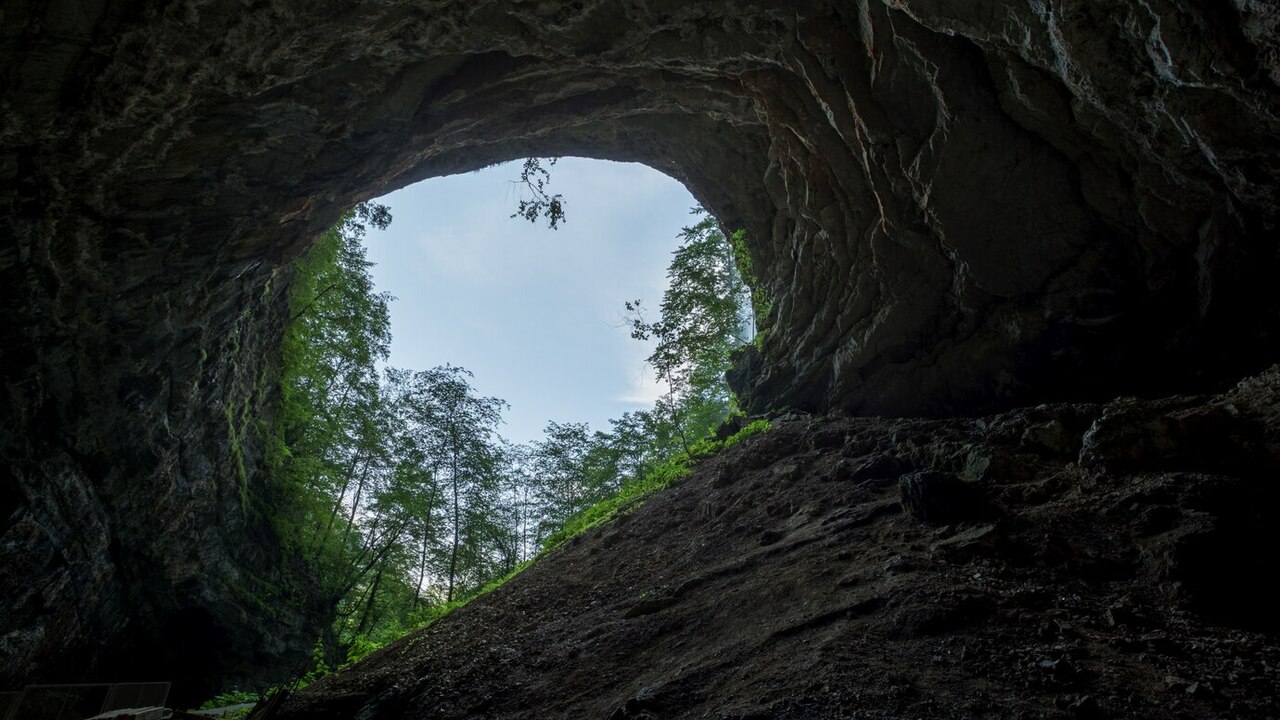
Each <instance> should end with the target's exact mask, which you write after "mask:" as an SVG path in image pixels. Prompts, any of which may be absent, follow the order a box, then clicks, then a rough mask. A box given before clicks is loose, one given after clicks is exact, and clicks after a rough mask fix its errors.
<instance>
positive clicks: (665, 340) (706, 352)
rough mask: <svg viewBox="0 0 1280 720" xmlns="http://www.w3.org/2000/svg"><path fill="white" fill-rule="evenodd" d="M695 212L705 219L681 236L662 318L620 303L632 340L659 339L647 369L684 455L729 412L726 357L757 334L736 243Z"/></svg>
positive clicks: (696, 211)
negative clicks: (662, 387)
mask: <svg viewBox="0 0 1280 720" xmlns="http://www.w3.org/2000/svg"><path fill="white" fill-rule="evenodd" d="M692 214H694V215H697V216H700V217H702V219H701V221H700V222H698V223H697V224H696V225H694V226H692V227H686V228H684V229H683V230H682V231H681V234H680V237H681V239H682V241H683V242H682V243H681V245H680V246H679V247H678V248H677V249H676V250H675V252H674V254H673V257H672V260H671V265H670V266H669V267H668V269H667V280H668V287H667V290H666V292H665V293H664V294H663V296H662V305H661V308H660V311H659V315H660V317H659V319H658V320H655V321H653V322H649V321H647V320H646V319H645V317H644V311H643V307H642V304H641V301H640V300H636V301H634V302H628V303H626V304H625V308H626V311H627V313H628V314H629V323H630V326H631V336H632V337H634V338H636V339H637V340H648V339H651V338H652V339H656V340H657V345H656V347H655V348H654V350H653V353H652V354H650V355H649V358H648V363H649V364H650V365H651V366H652V367H653V368H654V371H655V372H656V373H657V375H658V379H659V380H660V381H661V382H663V383H665V384H666V385H667V393H666V394H665V395H664V397H663V398H661V399H660V400H659V401H658V404H657V406H656V407H655V412H657V413H659V414H661V415H664V416H666V417H668V418H670V420H671V422H672V423H673V427H674V428H675V430H676V432H677V434H678V435H679V437H680V441H681V445H682V446H683V448H684V449H685V450H686V451H688V449H689V447H690V444H691V442H692V441H694V440H697V439H700V438H701V437H703V436H705V435H706V434H707V433H709V432H710V431H711V430H712V429H714V428H715V426H716V425H718V424H719V423H720V422H721V421H722V420H723V419H724V418H725V417H726V416H727V415H728V413H729V412H730V410H731V409H732V402H731V397H730V395H729V390H728V386H727V385H726V384H725V382H724V373H725V371H727V370H728V368H729V357H730V355H731V354H732V353H733V351H734V350H735V349H736V348H738V347H739V346H741V345H743V344H745V343H747V342H749V341H750V340H751V334H752V332H753V328H754V322H753V316H752V311H751V306H752V305H751V302H750V300H751V297H750V291H749V289H748V288H747V286H746V283H744V282H743V279H742V276H741V275H740V273H739V272H738V268H737V265H736V262H735V247H734V243H733V241H731V239H730V238H729V237H726V236H725V234H724V233H723V232H722V231H721V230H720V228H719V225H718V223H717V222H716V220H715V218H713V217H711V216H710V215H707V214H706V211H705V210H703V209H702V208H700V207H699V208H694V209H693V211H692Z"/></svg>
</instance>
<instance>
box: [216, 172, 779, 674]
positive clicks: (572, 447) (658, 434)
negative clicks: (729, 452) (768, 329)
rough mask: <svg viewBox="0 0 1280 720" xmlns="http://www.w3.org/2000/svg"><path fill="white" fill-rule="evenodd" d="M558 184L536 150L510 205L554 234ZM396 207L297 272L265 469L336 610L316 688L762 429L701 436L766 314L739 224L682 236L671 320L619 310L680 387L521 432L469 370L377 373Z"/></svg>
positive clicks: (719, 414)
mask: <svg viewBox="0 0 1280 720" xmlns="http://www.w3.org/2000/svg"><path fill="white" fill-rule="evenodd" d="M550 164H554V160H553V161H551V163H550ZM548 179H549V175H548V174H547V172H546V170H545V169H544V168H543V167H542V166H541V165H540V164H539V163H538V161H537V160H530V161H527V162H526V164H525V170H524V173H523V176H522V180H521V182H523V183H525V184H526V185H527V186H528V188H529V189H530V190H531V191H533V193H534V199H533V200H530V201H527V202H526V201H522V203H521V210H520V213H518V214H522V215H523V216H524V217H526V219H530V220H535V219H536V218H537V217H545V218H546V219H547V220H548V222H549V223H550V224H551V226H552V227H553V228H554V227H556V226H557V223H559V222H561V221H563V206H562V204H561V201H560V199H559V196H558V195H554V196H553V195H549V194H548V192H547V190H546V182H547V181H548ZM695 212H696V213H697V214H699V215H702V216H705V212H703V211H701V209H698V210H695ZM390 220H391V218H390V213H389V211H388V210H387V209H386V208H385V207H383V206H378V205H368V204H366V205H361V206H359V207H357V208H355V209H353V210H352V211H351V212H350V213H348V214H347V215H345V216H344V217H343V218H342V220H341V221H340V222H339V223H338V225H337V226H335V227H334V228H332V229H331V230H329V231H328V232H326V233H325V234H324V235H323V236H322V237H321V238H319V240H318V241H317V243H316V244H315V246H314V247H313V248H312V250H311V251H310V252H309V253H308V254H306V255H305V256H304V257H303V258H301V259H300V260H299V261H298V263H297V264H296V265H295V267H294V277H293V284H292V286H291V290H290V312H289V318H288V324H287V326H286V330H285V340H284V344H283V358H282V360H283V371H282V375H281V388H280V389H281V392H280V396H281V407H280V412H279V415H278V422H277V425H276V429H275V435H274V437H273V438H272V442H271V443H270V447H269V458H268V460H269V463H268V464H269V470H270V473H271V477H272V480H273V483H272V485H273V487H274V488H275V489H276V496H277V500H278V502H277V503H276V505H277V507H276V508H275V509H273V510H272V513H273V520H274V521H275V522H276V524H277V527H278V528H279V529H280V531H281V534H282V536H284V537H285V538H286V540H287V541H288V542H289V543H290V546H291V548H292V550H293V551H294V552H295V554H297V555H298V556H299V557H301V558H303V559H304V560H305V562H306V563H307V564H308V567H309V568H310V574H311V576H312V577H311V580H310V582H311V585H312V586H313V587H314V591H315V593H316V594H317V596H318V597H319V599H320V600H321V602H322V603H323V604H324V606H325V607H327V608H328V609H329V611H330V613H331V617H332V622H331V623H330V624H329V625H328V626H327V628H326V629H325V631H324V633H323V636H322V637H321V638H320V641H319V642H318V643H317V646H316V653H315V659H314V663H313V666H312V668H311V670H310V671H309V672H308V673H307V674H306V675H305V676H304V677H302V678H300V681H301V682H304V683H305V682H309V681H311V680H313V679H314V678H316V677H319V676H320V675H322V674H324V673H326V672H329V669H330V668H335V667H340V666H342V665H344V664H346V663H350V662H354V661H357V660H359V659H361V658H364V657H367V656H368V655H369V654H371V653H373V652H375V651H376V650H377V649H378V648H380V647H383V646H384V645H386V644H387V643H389V642H391V641H393V640H395V639H397V638H399V637H401V636H403V635H404V634H405V633H406V632H408V631H410V630H413V629H416V628H420V627H423V626H425V625H427V624H429V623H431V622H434V621H435V620H436V619H438V618H440V617H443V616H444V615H445V614H447V613H448V612H450V611H451V610H452V609H454V608H456V607H459V606H460V605H462V604H464V603H465V602H467V601H468V600H470V599H471V598H474V597H478V596H479V595H481V594H483V593H485V592H488V591H490V590H492V589H493V588H495V587H498V586H499V585H501V584H502V583H504V582H506V581H507V580H509V579H510V578H512V577H514V576H515V575H516V574H518V573H519V572H520V571H521V570H523V569H524V568H525V567H527V566H528V564H529V563H530V562H532V561H534V560H535V559H536V558H537V557H538V556H540V555H542V554H545V553H546V552H550V551H551V550H553V549H555V548H556V547H558V546H560V545H562V544H563V543H564V542H566V541H568V540H570V539H572V538H574V537H576V536H578V535H580V534H581V533H582V532H585V531H586V530H587V529H589V528H591V527H594V526H595V525H598V524H600V523H602V522H605V521H606V520H608V519H609V518H611V517H613V516H615V515H616V514H618V513H620V512H626V511H628V510H629V509H630V508H633V507H635V505H636V504H637V503H639V502H640V501H641V500H642V499H643V498H644V497H645V496H646V495H648V494H650V493H652V492H654V491H656V490H658V489H661V488H664V487H668V486H670V485H671V484H672V483H674V482H676V481H678V480H679V479H680V478H682V477H684V476H685V475H687V474H688V473H689V472H690V468H691V466H692V464H693V463H694V462H695V461H696V460H697V459H698V458H699V457H702V456H704V455H706V454H709V453H712V452H716V451H718V450H719V449H720V448H722V447H724V446H726V445H727V444H731V443H732V442H736V441H737V440H738V439H740V438H741V437H745V436H746V435H747V434H750V433H751V432H757V431H759V430H761V429H762V428H764V427H766V425H767V424H761V423H759V422H757V423H753V424H751V425H748V426H747V428H745V429H744V430H743V431H742V432H740V433H738V434H737V435H735V436H733V437H732V438H730V439H728V440H726V441H723V442H721V441H716V440H713V439H710V438H709V436H710V434H711V432H712V430H713V429H714V428H715V427H717V426H718V425H719V424H720V423H721V422H722V421H723V420H724V419H725V418H726V417H727V415H728V413H729V412H730V411H731V409H732V407H733V402H732V398H731V397H730V395H729V392H728V390H727V388H726V386H725V384H724V379H723V374H724V370H725V368H726V367H727V362H728V356H729V354H730V353H731V352H732V350H733V349H734V348H735V347H738V346H740V345H741V344H743V343H744V342H747V341H748V340H749V339H750V335H751V332H752V331H753V326H754V323H753V321H752V319H751V311H750V309H749V308H748V307H747V304H748V303H747V300H748V291H747V289H746V286H745V284H744V283H743V280H742V277H741V275H740V274H739V273H738V270H737V267H736V265H735V263H740V262H742V257H741V256H742V252H741V247H740V246H741V234H740V233H738V234H735V235H733V236H731V237H729V238H727V237H726V236H725V235H724V234H723V233H722V232H721V231H720V229H719V227H718V225H717V224H716V223H715V221H714V219H712V218H710V217H709V216H705V217H702V218H701V219H700V221H699V222H698V223H697V224H696V225H694V226H693V227H689V228H685V229H684V230H683V232H682V234H681V238H682V240H683V242H682V244H681V246H680V248H679V249H677V251H676V252H675V254H674V256H673V259H672V264H671V267H670V269H669V271H668V278H669V280H670V283H671V286H670V288H669V289H668V291H667V292H666V293H665V294H664V296H663V302H662V306H661V317H660V318H659V319H658V320H657V321H655V322H652V323H649V322H646V321H645V320H644V318H643V316H642V314H641V309H640V303H639V301H637V302H636V303H628V304H627V307H628V310H629V311H630V312H632V313H633V317H632V322H631V330H632V334H633V336H635V337H637V338H641V339H645V338H653V339H656V340H657V346H656V348H655V349H654V351H653V354H652V355H651V356H650V359H649V361H650V363H651V364H652V365H653V366H654V368H655V370H656V371H657V373H658V375H659V377H660V378H661V379H662V380H663V381H664V382H666V383H667V384H668V387H669V392H668V393H667V394H666V395H665V396H664V397H663V398H662V399H661V400H660V401H659V402H658V403H657V404H656V405H655V407H654V408H653V409H651V410H640V411H635V412H629V413H625V414H623V415H622V417H620V418H618V419H615V420H612V421H611V422H610V428H609V430H608V431H598V430H594V431H593V430H592V429H591V428H590V427H589V426H588V425H587V424H585V423H574V422H549V423H548V424H547V426H546V429H545V431H544V436H543V439H542V440H540V441H537V442H533V443H529V444H527V445H513V444H510V443H507V442H506V441H505V440H503V439H502V437H501V436H500V434H499V432H498V428H499V427H500V425H501V423H502V413H503V411H504V410H505V409H506V403H505V402H503V401H502V400H500V399H498V398H491V397H482V396H480V395H479V394H478V393H477V392H476V391H475V388H474V387H473V386H472V380H473V378H472V375H471V373H469V372H468V371H466V370H465V369H463V368H460V367H455V366H452V365H444V366H440V367H436V368H432V369H430V370H426V371H411V370H404V369H396V368H393V367H385V363H386V361H387V360H388V354H389V348H390V342H391V336H390V315H389V303H390V301H391V299H392V298H391V297H390V296H388V295H387V294H386V293H379V292H377V291H376V289H375V288H374V286H373V282H372V279H371V277H370V274H369V268H370V263H369V261H368V260H367V259H366V257H365V251H364V248H363V246H362V244H361V243H362V241H363V240H364V238H365V236H366V234H367V228H369V227H375V228H385V227H386V226H387V224H388V223H389V222H390ZM380 368H381V370H380ZM230 421H231V420H230V419H229V422H230ZM268 607H269V603H264V604H263V611H264V612H266V611H268V610H267V608H268Z"/></svg>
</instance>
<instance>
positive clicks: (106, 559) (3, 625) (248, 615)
mask: <svg viewBox="0 0 1280 720" xmlns="http://www.w3.org/2000/svg"><path fill="white" fill-rule="evenodd" d="M1278 22H1280V13H1277V11H1276V10H1275V8H1274V5H1271V4H1269V3H1264V2H1260V1H1259V0H1235V1H1234V2H1233V3H1221V2H1219V3H1209V2H1174V1H1173V0H1164V1H1161V0H1145V1H1143V0H1120V1H1118V2H1114V3H1107V4H1105V5H1102V4H1094V3H1062V2H1040V1H1038V0H1037V1H1027V2H1014V1H1012V0H1007V1H1003V2H1001V1H996V0H982V1H974V0H964V1H961V0H950V1H948V0H882V1H879V2H876V1H873V0H861V1H860V2H834V0H800V1H797V2H787V3H765V2H751V1H747V2H727V1H723V0H720V1H707V2H697V3H690V2H685V1H684V0H681V1H679V2H677V1H674V0H572V1H565V2H556V1H548V0H539V1H529V2H509V1H503V2H498V1H497V0H469V1H467V2H462V1H461V0H437V1H435V2H425V3H424V2H407V1H406V2H400V1H396V0H386V1H384V2H377V3H375V2H367V3H358V4H356V3H349V2H339V1H337V0H328V1H325V0H305V1H304V0H252V1H249V2H239V1H237V2H232V1H230V0H204V1H201V0H176V1H173V2H163V3H162V2H140V3H136V2H135V3H126V2H123V1H122V0H94V1H92V2H87V3H83V2H76V3H72V2H68V1H66V0H55V1H54V2H48V3H36V2H30V1H24V0H9V1H8V2H5V3H4V4H3V5H0V58H3V62H0V88H3V92H2V94H0V218H3V219H2V220H0V225H2V227H3V233H0V238H2V239H0V302H2V303H3V307H4V308H5V309H6V311H7V312H6V314H5V319H4V321H3V322H2V323H0V366H2V367H3V369H2V370H0V379H2V380H3V395H2V397H3V398H4V402H3V403H2V404H0V428H2V429H0V453H3V458H4V460H5V462H4V463H3V465H4V468H3V470H0V478H2V483H3V489H4V494H3V496H2V497H3V498H4V499H3V501H2V502H3V505H0V512H2V513H3V517H0V568H3V570H0V572H3V573H4V574H5V576H4V582H3V583H2V584H0V587H2V588H3V590H0V592H3V593H5V595H4V596H3V597H2V598H0V600H2V601H3V602H0V613H2V615H0V667H3V672H0V684H14V683H18V682H23V681H26V680H30V679H49V680H52V679H65V676H66V675H68V674H76V673H81V672H85V673H90V672H93V669H94V668H98V672H100V673H106V672H108V668H114V667H117V666H118V663H114V662H113V661H112V660H111V658H112V657H114V655H113V653H117V654H118V652H123V651H117V648H121V647H132V648H134V650H131V651H129V653H127V655H128V657H155V656H156V655H155V653H156V652H157V648H167V647H173V646H175V645H182V644H183V643H175V642H174V641H173V640H174V637H173V635H172V633H170V632H168V631H167V630H166V628H171V627H184V628H185V627H188V626H199V627H202V628H205V630H204V631H202V634H203V635H207V636H208V637H210V638H214V637H216V638H223V639H224V640H225V643H226V648H225V650H226V652H225V657H226V658H227V659H229V658H233V657H234V658H245V657H250V656H251V655H252V654H253V652H258V651H261V652H262V653H264V655H261V656H259V657H258V659H259V660H262V659H264V658H265V657H266V656H267V655H272V654H273V653H274V655H272V656H273V657H275V656H288V655H289V654H290V652H297V651H300V650H302V649H304V647H305V644H306V643H305V641H303V640H301V638H302V637H303V636H304V635H305V634H306V632H305V627H306V625H307V620H306V617H305V615H306V613H293V612H292V611H289V610H282V611H281V612H282V613H284V615H285V616H284V617H270V616H269V614H268V613H264V612H262V611H261V609H260V608H257V607H255V605H254V602H253V600H252V598H255V597H260V595H261V593H259V592H257V591H253V590H248V591H245V590H244V588H245V587H246V584H247V585H249V586H252V585H253V584H254V581H252V580H246V578H253V577H257V578H260V579H261V580H262V582H264V583H273V582H274V581H273V579H272V578H273V577H274V575H273V571H272V570H271V569H270V568H272V567H273V566H274V564H275V562H276V560H277V556H278V550H276V549H275V544H274V542H270V541H269V540H270V538H271V537H272V534H271V531H270V530H269V528H266V527H265V526H264V525H263V523H262V522H261V521H260V520H256V519H255V515H254V513H253V512H252V505H253V502H254V498H264V497H269V488H267V487H265V485H264V476H263V473H262V468H261V455H262V449H261V437H260V435H261V433H260V432H259V429H258V427H257V423H258V421H259V420H262V421H264V422H268V423H269V413H267V414H264V412H263V411H264V410H266V409H267V408H269V406H270V396H271V390H270V388H271V387H272V385H273V382H272V378H273V369H272V366H273V363H274V362H275V360H274V358H273V352H272V350H273V347H274V343H275V341H276V339H277V338H278V334H279V327H280V323H279V308H280V293H281V288H282V285H283V283H282V278H281V277H280V275H279V268H281V267H282V266H283V264H284V263H286V262H287V261H288V260H289V259H290V258H292V257H294V256H295V255H296V254H297V253H298V252H299V251H300V250H301V249H302V248H303V247H305V245H306V243H307V242H308V241H309V239H310V238H312V237H314V236H315V235H316V234H317V232H318V231H319V230H321V229H322V228H324V227H325V226H327V225H328V224H330V223H332V222H333V221H334V220H335V219H336V218H337V217H338V215H339V214H340V213H341V212H342V210H343V209H344V208H346V207H348V206H350V205H351V204H353V203H354V202H356V201H358V200H361V199H365V198H369V197H374V196H377V195H380V194H383V193H385V192H387V191H389V190H392V189H394V188H397V187H401V186H403V185H406V184H409V183H411V182H414V181H416V180H419V179H422V178H425V177H429V176H435V175H442V174H448V173H454V172H462V171H466V170H470V169H473V168H477V167H481V166H484V165H487V164H490V163H493V162H497V161H501V160H507V159H513V158H520V157H524V156H526V155H582V156H589V157H599V158H608V159H616V160H635V161H640V162H644V163H647V164H649V165H651V166H653V167H655V168H657V169H659V170H662V171H664V172H667V173H668V174H670V175H672V176H673V177H675V178H677V179H680V180H681V181H683V182H685V183H686V184H687V185H688V186H689V188H690V189H691V190H692V191H693V193H694V194H695V195H696V196H697V197H698V198H699V199H700V200H701V201H702V202H703V203H704V204H706V205H707V206H708V207H709V208H710V209H712V210H713V211H714V212H715V213H716V214H717V215H718V216H719V217H720V218H721V219H722V220H723V221H724V222H725V223H726V224H727V225H729V226H731V227H742V228H744V229H746V230H747V233H748V239H749V242H750V243H751V252H752V254H753V259H754V261H755V266H756V268H758V271H759V276H760V281H761V282H762V283H763V284H764V286H765V288H766V289H767V292H768V294H769V295H770V296H771V297H772V299H773V312H772V314H771V316H770V318H769V320H768V325H769V332H768V335H767V339H766V340H765V342H763V344H762V348H761V350H760V351H759V352H758V353H751V354H748V355H747V356H744V357H743V358H742V359H741V363H740V370H739V372H738V373H736V374H735V375H734V382H735V385H736V387H737V388H738V391H739V393H740V394H741V395H742V397H743V398H744V400H745V402H746V403H747V405H748V406H750V407H751V408H754V409H761V408H765V407H779V406H784V405H789V406H794V407H798V408H805V409H814V410H822V409H829V408H839V409H845V410H849V411H853V412H856V413H864V414H876V413H881V414H931V415H938V414H948V413H974V412H979V411H984V410H989V409H993V408H998V407H1004V406H1009V405H1013V404H1017V403H1023V402H1030V401H1037V400H1043V399H1072V398H1081V397H1094V396H1101V395H1104V394H1107V393H1111V392H1114V391H1118V390H1124V391H1126V392H1138V393H1145V392H1154V391H1165V390H1174V389H1179V390H1185V389H1193V388H1196V387H1202V386H1205V387H1207V386H1212V385H1215V384H1220V383H1222V382H1223V381H1224V380H1226V379H1232V378H1235V377H1238V376H1239V375H1240V374H1242V373H1243V372H1245V371H1248V370H1252V369H1256V368H1258V367H1261V366H1262V365H1264V364H1266V362H1267V361H1268V360H1270V359H1272V358H1274V355H1275V350H1276V345H1277V342H1278V341H1277V335H1276V332H1275V330H1274V328H1276V327H1278V326H1277V324H1276V321H1277V309H1278V307H1280V293H1278V292H1277V291H1276V289H1275V288H1276V286H1275V284H1274V283H1273V282H1272V281H1271V279H1272V278H1273V277H1275V273H1276V270H1277V269H1278V268H1277V264H1278V263H1277V251H1276V244H1275V240H1274V239H1275V233H1276V230H1277V222H1278V218H1280V199H1278V193H1277V186H1278V184H1280V183H1278V182H1277V180H1278V176H1280V159H1278V158H1280V139H1278V138H1280V132H1277V131H1278V130H1280V112H1278V110H1280V105H1278V102H1277V82H1280V55H1278V50H1277V44H1276V28H1277V23H1278ZM249 538H262V539H265V540H267V541H264V542H256V541H255V542H246V540H247V539H249ZM237 588H239V590H238V589H237ZM275 607H279V608H284V607H287V603H276V604H275ZM195 617H198V618H200V622H198V623H194V624H193V623H190V622H188V620H190V619H191V618H195ZM217 655H219V653H215V656H217ZM71 658H74V659H75V661H74V662H68V660H69V659H71ZM228 662H230V661H229V660H227V661H224V660H223V659H215V660H211V661H210V666H209V667H210V668H213V667H218V668H224V667H227V666H228ZM208 674H209V673H202V676H207V675H208ZM55 676H57V677H55Z"/></svg>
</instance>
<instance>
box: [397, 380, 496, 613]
mask: <svg viewBox="0 0 1280 720" xmlns="http://www.w3.org/2000/svg"><path fill="white" fill-rule="evenodd" d="M471 377H472V375H471V373H470V372H468V371H467V370H465V369H463V368H460V367H455V366H452V365H444V366H441V367H436V368H433V369H431V370H427V371H425V372H418V373H413V374H412V375H410V376H409V378H408V381H407V386H408V387H407V392H406V396H407V402H408V403H409V406H410V410H409V416H410V418H411V421H412V423H413V424H414V426H415V431H414V432H415V434H416V436H417V437H418V438H419V439H420V440H421V449H422V453H423V459H424V461H425V463H426V465H427V467H429V468H430V470H431V472H432V474H433V475H434V476H435V477H437V478H439V482H441V483H442V487H443V488H444V490H445V495H446V499H447V501H448V503H449V507H450V520H449V526H450V532H451V537H450V539H449V543H448V561H447V564H446V570H445V575H446V578H447V582H448V585H447V591H446V593H445V601H446V602H450V601H452V600H453V598H454V596H455V594H456V593H457V590H458V587H459V584H460V581H465V580H466V579H467V576H468V575H471V576H472V577H473V578H474V577H476V576H482V575H485V574H486V573H485V572H484V570H483V569H482V568H480V567H479V566H480V565H482V563H481V562H478V561H479V560H480V559H481V558H482V557H483V554H484V552H485V548H484V545H485V541H486V540H491V539H492V538H493V533H492V532H491V531H490V529H489V528H486V527H484V524H485V522H486V517H485V511H486V510H488V509H489V508H491V507H492V505H493V503H494V496H495V495H497V494H498V492H499V486H500V482H499V478H498V470H499V468H500V464H501V452H500V451H499V449H498V441H499V438H498V433H497V426H498V424H499V423H501V422H502V410H503V408H505V407H506V403H505V402H504V401H502V400H499V399H498V398H485V397H477V396H476V395H475V394H474V390H473V388H472V387H471V384H470V378H471ZM471 584H474V582H473V583H471Z"/></svg>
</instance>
